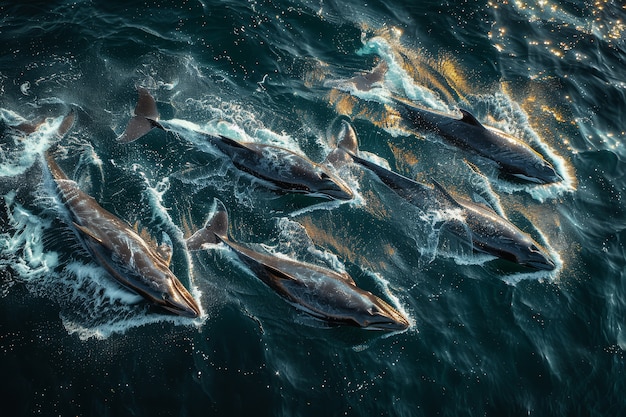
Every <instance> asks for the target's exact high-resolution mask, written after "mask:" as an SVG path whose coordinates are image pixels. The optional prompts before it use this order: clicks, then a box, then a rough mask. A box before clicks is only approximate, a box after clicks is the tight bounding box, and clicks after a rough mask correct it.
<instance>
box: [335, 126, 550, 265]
mask: <svg viewBox="0 0 626 417" xmlns="http://www.w3.org/2000/svg"><path fill="white" fill-rule="evenodd" d="M332 129H333V134H334V135H335V137H336V142H337V149H335V150H334V151H333V152H332V153H331V154H329V156H328V158H327V160H328V162H329V163H331V164H333V165H335V166H339V165H342V164H345V163H347V162H355V163H357V164H359V165H361V166H363V167H365V168H367V169H369V170H370V171H372V172H373V173H374V174H375V175H376V176H377V177H378V178H379V179H380V180H381V181H382V182H383V183H384V184H385V185H387V186H388V187H389V188H391V189H392V190H393V191H394V192H395V193H396V194H398V195H399V196H400V197H402V198H403V199H405V200H407V201H408V202H410V203H411V204H413V205H415V206H417V207H419V208H421V209H423V210H440V209H446V208H452V209H459V210H460V212H461V213H462V216H463V219H464V220H463V221H460V220H457V219H451V220H448V222H447V224H446V226H447V228H448V230H450V231H451V232H452V233H454V234H455V235H457V236H459V237H461V238H463V237H465V236H467V233H468V231H469V235H470V238H471V242H472V245H473V249H474V250H475V251H478V252H484V253H487V254H490V255H493V256H496V257H499V258H502V259H506V260H509V261H512V262H515V263H517V264H520V265H523V266H527V267H530V268H534V269H540V270H553V269H554V268H555V264H554V262H553V261H552V260H551V259H550V256H549V255H548V254H547V253H545V251H544V250H543V249H542V248H541V246H540V245H539V244H538V243H537V242H535V241H534V240H533V239H532V238H531V237H530V236H528V235H527V234H526V233H524V232H522V231H521V230H519V229H518V228H517V227H516V226H515V225H514V224H512V223H511V222H509V221H508V220H506V219H505V218H503V217H501V216H500V215H498V214H497V213H496V212H495V211H493V210H492V209H491V208H489V207H487V206H484V205H482V204H477V203H474V202H473V201H471V200H468V199H464V198H460V197H454V196H452V195H451V194H449V193H448V192H447V191H446V190H445V189H444V188H443V187H442V186H441V185H440V184H439V183H437V182H436V181H433V184H434V187H429V186H427V185H425V184H422V183H419V182H417V181H413V180H411V179H409V178H406V177H404V176H402V175H400V174H397V173H395V172H393V171H390V170H388V169H386V168H383V167H381V166H380V165H377V164H375V163H373V162H370V161H368V160H366V159H363V158H361V157H359V156H358V139H357V136H356V132H355V131H354V128H353V127H352V125H351V124H350V123H349V122H348V121H347V120H345V118H339V119H338V120H337V121H336V122H335V126H333V128H332Z"/></svg>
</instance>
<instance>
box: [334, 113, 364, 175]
mask: <svg viewBox="0 0 626 417" xmlns="http://www.w3.org/2000/svg"><path fill="white" fill-rule="evenodd" d="M329 134H330V137H331V141H332V142H334V143H336V145H337V147H336V148H335V149H334V150H333V151H332V152H331V153H329V154H328V156H327V157H326V163H328V164H330V165H332V166H334V167H335V168H339V167H341V166H343V165H345V164H347V163H350V162H352V158H353V157H354V156H355V155H356V154H357V153H358V152H359V141H358V138H357V136H356V132H355V130H354V127H352V124H351V123H350V120H349V119H348V118H347V117H345V116H340V117H338V118H337V119H335V121H334V122H333V123H332V124H331V125H330V128H329Z"/></svg>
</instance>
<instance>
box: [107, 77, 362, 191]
mask: <svg viewBox="0 0 626 417" xmlns="http://www.w3.org/2000/svg"><path fill="white" fill-rule="evenodd" d="M138 91H139V100H138V102H137V106H136V108H135V115H134V117H132V118H131V119H130V121H129V122H128V125H127V127H126V130H125V131H124V133H123V134H122V135H120V137H119V138H118V141H119V142H122V143H128V142H132V141H134V140H136V139H138V138H140V137H141V136H143V135H145V134H146V133H148V132H149V131H150V130H152V129H153V128H155V127H156V128H160V129H163V130H168V129H167V126H166V125H167V122H160V121H159V113H158V111H157V107H156V102H155V101H154V98H153V97H152V96H151V95H150V93H149V92H148V91H147V90H146V89H144V88H139V89H138ZM194 134H200V135H202V136H203V138H204V139H208V140H209V141H210V142H211V143H213V144H214V145H215V146H216V147H217V148H218V149H219V150H220V151H221V152H222V153H224V154H225V155H227V156H228V157H229V158H230V159H231V161H232V162H233V164H234V165H235V166H236V167H237V168H238V169H240V170H242V171H244V172H247V173H248V174H251V175H253V176H255V177H257V178H260V179H262V180H265V181H267V182H269V183H271V184H272V185H273V186H274V187H278V188H279V189H280V190H284V191H288V192H294V193H303V194H307V195H311V196H317V197H324V198H328V199H337V200H350V199H351V198H352V197H353V194H352V190H350V188H349V187H348V186H347V185H346V184H345V183H344V182H343V181H342V180H341V179H340V178H338V177H337V176H336V175H334V174H333V173H331V172H330V170H328V169H327V168H326V167H324V166H322V165H319V164H316V163H314V162H312V161H311V160H309V159H307V158H305V157H303V156H301V155H298V154H296V153H295V152H292V151H290V150H288V149H284V148H281V147H278V146H273V145H266V144H257V143H252V142H249V143H242V142H237V141H235V140H233V139H230V138H228V137H226V136H221V135H220V136H213V135H209V134H207V133H203V132H197V131H194Z"/></svg>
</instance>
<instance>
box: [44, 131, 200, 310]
mask: <svg viewBox="0 0 626 417" xmlns="http://www.w3.org/2000/svg"><path fill="white" fill-rule="evenodd" d="M62 126H63V127H64V128H65V126H66V124H65V123H63V124H62ZM45 161H46V165H47V167H48V171H49V172H50V175H51V177H52V179H53V181H54V183H55V185H56V190H57V194H58V196H59V198H60V200H61V202H62V203H63V205H64V206H65V207H66V208H67V211H68V213H69V219H70V222H71V223H70V226H72V228H73V229H74V230H75V231H76V234H77V235H78V236H79V238H80V240H81V242H82V243H83V245H84V247H85V248H86V249H87V250H88V252H89V253H90V254H91V255H92V257H93V258H94V259H95V260H96V262H98V264H100V265H101V266H102V267H104V269H106V271H107V272H108V273H109V274H110V275H111V276H112V277H113V278H115V279H116V280H117V281H118V282H119V283H120V284H122V285H123V286H125V287H126V288H129V289H130V290H132V291H134V292H136V293H137V294H139V295H141V296H142V297H144V298H145V299H146V300H148V301H149V302H151V303H153V304H155V305H157V306H159V307H161V308H163V309H165V310H167V311H169V312H171V313H174V314H177V315H180V316H185V317H191V318H195V317H198V316H199V314H200V308H199V307H198V304H197V302H196V300H195V299H194V298H193V296H192V295H191V294H190V293H189V291H187V289H186V288H185V287H184V286H183V285H182V284H181V282H180V281H179V280H178V278H176V276H175V275H174V274H173V273H172V272H171V271H170V269H169V263H170V259H171V248H169V247H167V246H162V247H159V248H157V247H154V246H152V245H151V244H150V243H148V242H146V241H144V239H142V238H141V236H139V234H138V233H137V232H136V231H135V230H133V229H132V228H131V227H130V226H128V224H126V223H125V222H124V221H122V220H121V219H119V218H118V217H116V216H114V215H113V214H111V213H110V212H108V211H107V210H105V209H104V208H102V207H101V206H100V205H99V204H98V203H97V202H96V200H95V199H94V198H92V197H91V196H89V195H87V194H86V193H84V192H83V191H81V190H80V188H79V187H78V184H77V183H76V182H74V181H72V180H70V179H69V178H68V177H67V176H66V175H65V173H64V172H63V170H62V169H61V167H59V165H58V164H57V162H56V161H55V159H54V157H53V156H52V152H51V151H50V150H48V151H47V152H46V154H45Z"/></svg>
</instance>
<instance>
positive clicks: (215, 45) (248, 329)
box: [0, 0, 626, 417]
mask: <svg viewBox="0 0 626 417" xmlns="http://www.w3.org/2000/svg"><path fill="white" fill-rule="evenodd" d="M0 41H1V42H0V375H2V379H3V384H2V385H3V388H2V390H0V399H1V401H0V402H1V404H2V409H3V410H4V411H3V412H2V414H3V415H7V416H30V415H41V416H126V415H134V416H146V417H148V416H150V417H153V416H253V415H254V416H286V417H296V416H407V417H408V416H479V415H480V416H528V415H533V416H534V415H536V416H619V415H624V413H626V396H625V395H624V392H625V391H626V359H625V350H626V273H625V271H626V249H625V246H624V245H625V242H626V211H625V207H624V197H625V196H626V195H625V193H626V145H625V140H626V134H625V131H626V122H625V115H626V104H625V103H626V8H625V6H624V5H623V3H622V2H619V1H602V0H599V1H595V2H583V1H562V2H557V1H551V0H542V1H504V2H499V1H481V0H478V1H474V0H465V1H457V2H454V1H444V2H441V1H421V2H420V1H391V0H383V1H381V0H366V1H356V0H342V1H326V0H315V1H302V2H298V1H289V0H276V1H262V0H258V1H256V0H253V1H232V0H231V1H210V0H194V1H186V0H180V1H157V2H145V1H141V2H138V1H81V0H79V1H65V0H64V1H58V0H46V1H28V2H22V1H0ZM381 61H385V62H386V63H387V64H388V67H389V69H388V71H387V73H386V74H385V77H384V79H383V80H381V81H380V82H378V83H376V85H375V88H373V89H372V90H369V91H361V90H359V89H357V88H355V85H354V83H351V82H350V80H351V79H352V78H353V77H355V76H359V75H362V74H364V73H367V72H369V71H371V70H372V68H374V67H375V66H376V65H377V64H378V63H380V62H381ZM138 87H144V88H146V89H148V90H149V91H150V93H151V94H152V95H153V96H154V97H155V99H156V101H157V105H158V109H159V112H160V115H161V120H164V121H168V123H169V124H168V126H169V127H170V128H171V129H170V131H169V132H164V131H162V130H156V129H155V130H153V131H152V132H150V133H149V134H147V135H146V136H144V137H143V138H140V139H139V140H137V141H135V142H132V143H128V144H122V143H118V142H117V141H116V138H117V136H119V135H120V134H121V133H122V132H123V131H124V129H125V126H126V123H127V122H128V120H129V118H130V117H131V116H132V114H133V109H134V107H135V104H136V101H137V88H138ZM390 94H395V95H399V96H401V97H405V98H407V99H410V100H412V101H414V102H416V103H419V104H420V105H422V106H425V107H428V108H432V109H435V110H438V111H443V112H448V113H451V114H459V113H458V109H460V108H462V109H467V110H470V111H471V112H472V113H473V114H474V115H476V117H477V118H478V119H479V120H480V121H481V122H483V123H484V124H487V125H490V126H493V127H496V128H499V129H501V130H503V131H505V132H508V133H510V134H513V135H514V136H516V137H518V138H520V139H521V140H523V141H525V142H526V143H528V144H529V145H531V146H532V147H533V148H534V149H536V150H537V151H538V152H540V153H541V154H542V155H544V156H545V158H546V159H547V160H548V161H550V162H551V163H552V164H553V165H554V166H555V168H556V169H557V171H558V172H559V174H560V175H561V176H562V177H563V181H561V182H559V183H557V184H552V185H537V184H532V183H527V182H521V181H511V180H510V179H507V178H502V177H501V176H500V175H499V174H498V171H497V170H496V169H495V168H494V166H493V164H491V163H489V162H488V161H487V160H485V159H483V158H480V157H478V156H476V155H473V154H471V153H467V152H465V151H463V150H460V149H457V148H454V147H452V146H450V145H448V144H446V143H445V142H443V141H442V140H441V139H440V138H438V137H437V136H436V135H433V134H429V133H427V132H415V131H409V130H407V129H406V126H405V125H403V123H402V121H401V120H399V118H398V116H397V114H395V113H394V112H393V109H391V108H390V106H389V100H388V97H389V95H390ZM72 109H73V110H74V112H75V114H76V121H75V123H74V125H73V127H72V129H71V130H70V131H69V132H68V133H67V134H66V135H65V136H64V137H59V136H58V135H57V134H56V132H57V129H58V126H59V124H60V123H61V120H62V118H63V116H65V115H66V114H68V112H69V111H70V110H72ZM346 116H347V117H349V118H350V119H351V120H352V122H353V124H354V127H355V129H356V131H357V133H358V136H359V146H360V151H361V155H363V156H364V157H366V158H368V159H370V160H373V161H376V162H377V163H379V164H383V165H385V166H387V167H388V168H390V169H391V170H393V171H395V172H398V173H400V174H402V175H405V176H407V177H410V178H413V179H416V180H418V181H422V182H428V181H430V179H433V178H434V179H436V180H437V181H439V182H440V183H441V184H442V185H443V186H444V187H445V188H446V189H448V190H449V191H450V192H453V193H454V194H455V195H461V196H466V197H469V198H472V199H474V200H475V201H477V202H481V203H484V204H488V205H490V206H491V207H492V208H493V209H494V210H496V211H498V212H499V213H501V214H502V215H504V216H506V217H507V218H508V219H509V220H511V221H512V222H513V223H515V224H516V225H517V226H518V227H519V228H520V229H522V230H523V231H525V232H526V233H528V234H529V235H530V236H532V237H533V238H534V239H535V240H536V241H537V242H539V243H540V244H541V245H542V246H543V247H544V248H545V249H546V251H547V252H548V253H549V254H550V256H551V257H552V258H553V259H554V261H555V263H556V265H557V267H556V269H555V270H554V271H534V270H530V269H527V268H523V267H520V266H517V265H515V264H513V263H510V262H507V261H504V260H498V259H495V258H493V257H489V256H485V255H482V256H480V255H476V254H474V253H473V251H472V249H471V247H468V245H467V242H463V241H462V239H454V238H452V237H450V236H447V235H446V234H445V233H443V232H442V230H443V229H442V228H441V218H438V216H437V214H436V213H435V214H433V213H426V214H425V213H422V212H420V211H419V210H418V209H417V208H416V207H414V206H411V205H410V204H408V203H407V202H405V201H404V200H402V199H401V198H400V197H398V196H397V195H396V194H394V193H393V192H392V191H391V190H390V189H388V188H387V187H385V186H384V184H382V183H381V182H380V181H378V180H377V179H376V177H375V176H374V175H373V174H372V173H371V172H368V171H367V170H365V169H363V168H360V167H359V166H356V165H347V166H345V167H343V168H341V169H340V170H339V171H338V172H337V174H338V175H339V176H341V177H342V178H343V179H344V180H345V181H346V182H347V183H348V184H349V185H350V187H351V188H352V189H353V190H354V191H355V195H356V196H355V198H354V199H353V200H351V201H348V202H338V201H329V200H325V199H322V198H318V197H311V196H306V195H294V194H286V193H281V192H280V191H277V190H273V189H271V188H269V187H267V184H265V183H263V182H262V181H260V180H258V179H256V178H254V177H252V176H251V175H249V174H246V173H243V172H241V171H239V170H237V169H236V168H235V167H234V166H233V165H232V163H231V162H230V160H229V159H228V158H226V157H225V156H224V155H223V154H221V153H220V152H219V151H218V150H217V149H216V148H215V147H214V146H212V145H211V144H210V143H207V142H206V141H205V140H203V138H202V136H201V135H198V134H194V133H193V132H197V131H202V132H208V133H213V134H218V133H219V134H227V135H229V136H231V137H233V138H234V139H237V140H240V141H248V142H257V143H267V144H273V145H278V146H282V147H285V148H287V149H290V150H292V151H294V152H297V153H299V154H301V155H305V156H307V157H308V158H310V159H311V160H313V161H315V162H319V163H321V162H323V161H324V159H325V157H326V155H327V154H328V153H330V152H331V151H332V150H333V149H334V147H335V145H336V144H335V143H333V140H332V136H333V135H332V131H330V130H329V127H330V126H331V125H332V123H333V121H334V120H336V118H337V117H346ZM26 122H28V123H31V124H32V123H35V124H36V125H37V126H38V128H37V129H36V130H34V131H32V132H31V133H27V132H24V131H23V130H20V129H16V126H18V125H20V124H22V123H26ZM190 132H191V133H190ZM54 144H57V146H58V148H57V150H56V151H55V155H56V156H57V159H58V161H59V164H60V165H61V166H62V167H63V169H64V170H65V171H66V172H67V173H68V176H69V177H70V178H72V179H73V180H75V181H77V182H78V184H79V185H80V187H81V189H82V190H83V191H85V192H87V193H88V194H90V195H91V196H93V197H94V198H95V199H96V200H97V201H98V202H99V203H100V204H101V205H102V206H103V207H105V208H106V209H107V210H109V211H111V212H112V213H114V214H115V215H117V216H118V217H120V218H122V219H123V220H124V221H126V222H128V223H129V224H131V225H136V227H137V229H138V230H142V231H143V232H144V234H147V233H149V234H150V235H151V236H152V237H153V238H154V240H156V241H157V242H159V243H160V242H166V243H169V244H171V246H172V247H173V259H172V265H171V268H172V270H173V271H174V273H175V274H176V275H177V276H178V277H179V279H180V280H181V282H182V283H183V284H184V285H185V286H186V287H187V288H189V289H190V291H191V292H192V294H193V295H194V297H195V298H196V299H197V300H198V301H199V303H200V305H201V309H202V315H201V317H199V318H197V319H187V318H182V317H175V316H171V315H167V314H164V313H163V311H160V310H158V309H155V308H152V307H150V306H148V305H147V303H146V302H144V301H143V300H142V299H141V298H140V297H139V296H137V295H135V294H133V293H131V292H129V291H128V290H126V289H124V288H122V287H120V286H119V285H118V284H117V283H116V282H115V281H114V280H113V279H112V278H111V277H110V276H109V275H108V274H107V273H106V272H105V270H104V269H103V268H102V267H100V266H99V265H98V264H97V263H95V262H94V260H93V259H92V258H91V257H90V256H89V255H88V253H87V252H86V251H85V250H84V248H82V246H81V244H80V242H79V241H78V240H77V238H76V235H75V234H74V233H73V232H72V229H71V228H70V227H68V225H67V223H66V222H65V221H64V219H65V218H66V217H65V216H64V214H63V208H62V207H61V206H60V205H59V204H58V201H56V200H55V198H54V190H53V186H52V184H51V183H50V180H49V177H47V176H46V168H45V166H44V164H42V155H43V153H44V152H45V151H46V150H47V149H48V148H50V147H51V146H53V145H54ZM47 178H48V179H47ZM216 198H219V199H220V200H221V201H223V202H224V204H225V205H226V207H227V208H228V211H229V214H230V219H231V223H230V235H231V237H232V239H233V240H235V241H237V242H240V243H242V244H247V245H249V246H250V247H253V248H256V249H258V250H262V251H265V252H267V253H273V254H276V255H277V256H287V257H290V258H292V259H297V260H301V261H307V262H310V263H314V264H317V265H320V266H324V267H328V268H332V269H335V270H338V271H345V272H348V273H349V274H350V275H351V276H352V277H353V278H354V280H355V281H356V282H357V284H358V285H359V286H360V287H362V288H364V289H367V290H369V291H371V292H372V293H374V294H376V295H378V296H380V297H381V298H383V299H384V300H386V301H387V302H388V303H390V304H392V305H393V306H395V307H396V308H397V309H398V310H399V311H402V312H403V313H404V314H405V315H406V316H407V317H408V318H409V321H410V323H411V325H410V327H409V328H408V329H407V330H406V331H402V332H381V331H369V330H363V329H360V328H353V327H346V326H329V325H326V324H325V323H324V322H321V321H319V320H317V319H314V318H312V317H311V316H309V315H307V314H305V313H303V312H302V311H300V310H299V309H297V308H295V307H294V306H293V305H291V304H289V303H288V302H286V301H285V300H284V299H283V298H281V297H280V296H279V295H278V294H276V293H275V292H273V291H272V290H271V289H270V288H269V287H267V286H266V285H265V284H263V283H262V282H261V281H260V280H259V279H257V278H256V277H255V276H254V275H253V274H252V272H251V271H250V270H248V269H247V268H246V267H245V266H244V265H243V264H242V263H241V262H240V261H239V260H238V258H237V257H236V255H235V254H234V253H233V252H232V251H231V250H229V249H227V248H225V247H223V246H216V247H212V248H209V249H208V250H206V251H200V252H193V253H190V252H188V251H187V250H186V247H185V245H184V239H185V238H186V237H188V236H189V235H190V234H191V233H192V232H194V231H195V230H197V229H198V228H199V227H201V226H202V225H203V224H204V222H205V220H206V219H207V216H208V215H209V214H210V213H211V212H212V210H213V209H214V207H215V199H216Z"/></svg>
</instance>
